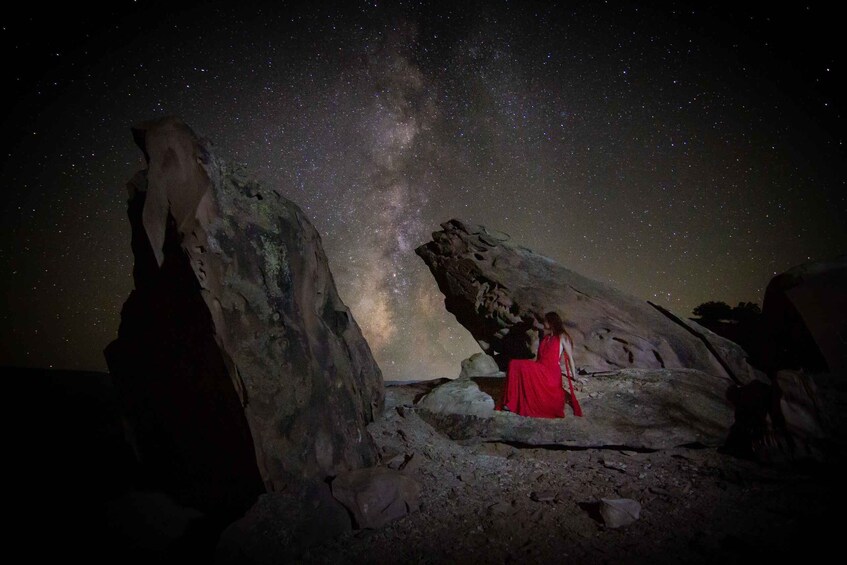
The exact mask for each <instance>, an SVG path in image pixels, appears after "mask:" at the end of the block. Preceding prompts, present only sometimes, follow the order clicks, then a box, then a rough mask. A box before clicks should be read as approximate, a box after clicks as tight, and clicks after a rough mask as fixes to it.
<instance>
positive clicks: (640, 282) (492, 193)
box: [0, 1, 847, 380]
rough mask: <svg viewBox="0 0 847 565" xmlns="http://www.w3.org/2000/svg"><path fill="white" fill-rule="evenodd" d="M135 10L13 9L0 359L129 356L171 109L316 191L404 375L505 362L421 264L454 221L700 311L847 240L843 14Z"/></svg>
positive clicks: (595, 5) (355, 294)
mask: <svg viewBox="0 0 847 565" xmlns="http://www.w3.org/2000/svg"><path fill="white" fill-rule="evenodd" d="M114 4H115V6H113V7H111V8H109V10H112V12H108V11H106V12H104V11H99V12H96V13H94V12H89V11H88V10H87V9H86V8H84V7H80V6H79V5H75V6H74V7H73V8H71V7H66V8H59V9H58V11H56V10H52V11H50V12H48V11H47V10H45V9H44V7H43V5H39V4H37V3H30V5H29V6H23V7H21V8H20V9H21V10H23V11H24V12H23V14H22V15H15V16H13V15H10V14H11V12H8V11H7V14H6V16H4V18H3V21H2V30H0V33H2V49H3V54H4V80H3V85H4V91H5V94H6V95H5V96H4V98H6V99H7V100H8V98H10V97H11V102H9V101H7V102H6V103H5V105H6V108H5V109H4V110H5V112H4V114H5V115H4V117H3V135H2V144H3V146H2V155H1V157H2V180H3V185H4V187H3V190H2V191H0V193H2V196H0V203H2V204H1V205H0V211H2V238H0V274H2V282H0V290H1V291H2V299H3V300H2V304H0V365H17V366H29V367H53V368H64V369H94V370H105V367H106V365H105V361H104V359H103V356H102V349H103V348H104V347H105V346H106V345H107V344H108V343H109V342H110V341H111V340H112V339H114V338H115V337H116V335H117V328H118V323H119V320H120V315H119V314H120V308H121V305H122V303H123V301H124V300H125V299H126V297H127V296H128V294H129V292H130V290H131V286H132V281H131V269H132V256H131V251H130V244H129V237H130V230H129V224H128V221H127V220H126V200H127V191H126V189H125V185H126V182H127V181H128V180H129V178H130V177H131V176H132V175H133V173H134V172H135V171H136V170H138V169H140V168H141V167H142V156H141V153H140V151H139V150H138V149H137V148H136V147H135V145H134V143H133V141H132V137H131V134H130V131H129V128H130V126H131V125H132V124H133V123H136V122H140V121H143V120H147V119H150V118H154V117H159V116H165V115H178V116H180V117H182V119H184V120H185V121H186V123H188V124H189V125H190V126H191V127H192V128H193V129H194V130H195V131H196V132H197V133H199V134H200V135H202V136H205V137H207V138H209V139H210V140H212V141H213V142H214V144H215V145H216V146H217V147H218V150H219V151H218V152H219V154H220V155H221V156H223V157H225V158H229V159H233V160H236V161H239V162H243V163H246V164H247V166H248V167H249V168H250V169H251V170H252V171H253V172H254V173H255V175H256V176H258V177H259V178H260V179H262V180H263V181H265V182H266V183H267V185H268V186H273V187H276V188H278V189H279V190H280V191H281V192H282V193H283V194H284V195H286V196H287V197H288V198H290V199H291V200H293V201H294V202H296V203H297V204H298V205H300V206H301V207H302V208H303V210H304V211H305V212H306V214H307V215H308V216H309V218H310V219H311V221H312V222H313V223H314V224H315V226H316V227H317V229H318V231H319V232H320V233H321V236H322V238H323V243H324V247H325V249H326V252H327V255H328V257H329V261H330V268H331V270H332V272H333V274H334V276H335V280H336V284H337V285H338V288H339V292H340V294H341V297H342V299H343V300H344V301H345V302H346V303H347V305H348V306H350V308H351V309H352V310H353V314H354V316H355V317H356V319H357V321H358V323H359V325H360V326H361V327H362V329H363V331H364V334H365V337H366V338H367V340H368V342H369V343H370V346H371V349H372V350H373V351H374V354H375V356H376V359H377V361H378V363H379V365H380V367H381V368H382V371H383V373H384V375H385V378H386V379H389V380H395V379H427V378H434V377H443V376H451V377H452V376H456V375H457V374H458V372H459V368H460V367H459V365H460V361H461V360H462V359H463V358H465V357H467V356H468V355H470V354H472V353H474V352H476V351H479V348H478V346H477V345H476V343H475V342H474V341H473V340H472V339H471V337H470V335H469V334H468V332H467V331H466V330H464V329H463V328H462V327H461V326H459V324H458V323H457V322H456V321H455V319H454V318H453V316H452V315H450V314H449V313H447V312H446V310H445V309H444V307H443V296H442V295H441V294H440V292H439V291H438V289H437V287H436V284H435V281H434V279H433V277H432V276H431V275H430V273H429V271H428V269H427V268H426V267H425V265H424V264H423V262H422V261H421V260H420V259H419V258H418V257H417V256H416V255H415V254H414V248H415V247H417V246H418V245H420V244H422V243H425V242H426V241H428V240H429V238H430V233H431V232H433V231H435V230H437V229H439V224H440V223H441V222H444V221H446V220H448V219H450V218H453V217H458V218H462V219H465V220H467V221H470V222H474V223H480V224H483V225H486V226H489V227H492V228H495V229H498V230H500V231H504V232H507V233H509V234H511V235H512V237H513V239H514V240H515V241H517V242H518V243H520V244H522V245H524V246H526V247H529V248H531V249H533V250H534V251H537V252H539V253H542V254H545V255H547V256H549V257H551V258H553V259H555V260H556V261H558V262H560V263H561V264H563V265H564V266H566V267H568V268H570V269H573V270H575V271H577V272H579V273H581V274H583V275H586V276H588V277H591V278H594V279H597V280H600V281H604V282H607V283H610V284H612V285H614V286H616V287H618V288H620V289H621V290H623V291H625V292H628V293H630V294H633V295H635V296H637V297H640V298H643V299H645V300H651V301H654V302H657V303H659V304H661V305H663V306H665V307H668V308H669V309H671V310H672V311H674V312H676V313H677V314H679V315H682V316H687V315H690V312H691V309H692V308H693V307H694V306H696V305H698V304H700V303H702V302H705V301H707V300H723V301H726V302H728V303H730V304H733V305H734V304H736V303H738V302H739V301H751V302H757V303H759V304H761V301H762V298H763V294H764V289H765V286H766V285H767V283H768V281H769V280H770V279H771V277H773V276H774V275H775V274H777V273H780V272H783V271H785V270H787V269H789V268H790V267H792V266H795V265H797V264H800V263H803V262H806V261H809V260H823V259H828V258H832V257H834V256H836V255H838V254H841V253H845V252H846V251H847V229H846V228H845V223H847V222H846V221H847V190H845V165H844V163H845V160H844V145H843V141H844V102H845V99H844V97H843V94H844V93H843V90H840V88H841V87H839V86H838V82H839V81H843V80H844V79H845V76H844V74H845V73H844V66H843V46H842V44H841V38H842V36H843V30H842V29H841V27H840V24H839V22H840V21H841V19H840V17H837V16H836V14H835V12H834V11H833V10H834V9H835V8H825V7H824V6H823V3H819V2H814V3H808V4H795V5H793V6H791V7H772V8H773V9H772V10H771V11H761V10H760V9H759V8H754V7H752V6H751V7H747V6H745V3H742V2H739V3H735V7H734V8H732V9H731V10H730V11H726V8H720V9H719V8H714V7H710V6H708V5H707V4H705V3H693V4H692V3H681V2H680V3H669V2H663V3H656V2H650V3H645V4H646V5H645V6H642V7H638V3H630V2H621V3H616V2H606V3H603V2H562V3H552V2H503V1H491V2H441V3H432V2H421V3H419V2H403V3H399V2H384V3H383V2H346V3H339V5H340V6H343V8H339V7H338V6H336V5H334V4H331V3H322V2H317V1H315V2H310V3H286V2H274V3H273V4H269V6H271V7H268V8H263V9H258V8H254V7H250V8H247V7H246V6H248V5H250V3H248V2H242V3H226V4H222V3H215V2H206V3H203V4H202V5H201V6H200V7H197V8H183V9H180V10H176V9H175V8H173V5H175V4H178V3H176V2H171V3H161V2H144V1H138V2H115V3H114ZM254 5H255V4H254Z"/></svg>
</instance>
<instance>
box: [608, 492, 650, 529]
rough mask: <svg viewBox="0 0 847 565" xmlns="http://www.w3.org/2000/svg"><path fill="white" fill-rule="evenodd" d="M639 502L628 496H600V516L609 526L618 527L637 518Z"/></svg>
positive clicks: (639, 512)
mask: <svg viewBox="0 0 847 565" xmlns="http://www.w3.org/2000/svg"><path fill="white" fill-rule="evenodd" d="M640 514H641V504H639V503H638V501H636V500H632V499H630V498H601V499H600V516H602V517H603V523H605V524H606V527H609V528H620V527H621V526H626V525H628V524H631V523H633V522H635V521H636V520H638V516H639V515H640Z"/></svg>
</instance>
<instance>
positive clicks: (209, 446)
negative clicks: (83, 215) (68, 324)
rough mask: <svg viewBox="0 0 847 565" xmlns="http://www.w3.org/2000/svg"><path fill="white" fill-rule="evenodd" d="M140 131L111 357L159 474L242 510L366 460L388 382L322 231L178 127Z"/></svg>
mask: <svg viewBox="0 0 847 565" xmlns="http://www.w3.org/2000/svg"><path fill="white" fill-rule="evenodd" d="M133 134H134V136H135V140H136V143H137V144H138V145H139V147H140V148H141V150H142V151H143V152H144V156H145V158H146V162H147V168H146V169H145V170H142V171H140V172H139V173H137V174H136V176H135V177H134V178H133V179H132V181H131V182H130V183H129V185H128V188H129V193H130V194H129V196H130V198H129V217H130V223H131V225H132V248H133V253H134V255H135V266H134V270H133V276H134V280H135V289H134V290H133V291H132V293H131V294H130V296H129V298H128V299H127V301H126V303H125V304H124V307H123V311H122V313H121V326H120V330H119V336H118V338H117V340H115V341H114V342H112V343H111V344H110V345H109V346H108V348H107V349H106V352H105V354H106V358H107V362H108V365H109V369H110V371H111V373H112V375H113V377H114V378H115V380H116V383H117V385H118V387H119V390H120V391H121V393H122V396H123V398H124V401H125V404H126V408H127V414H128V417H129V420H130V421H131V424H132V427H133V429H134V433H135V440H136V444H137V447H138V450H139V452H140V455H141V457H142V459H143V460H144V461H145V463H146V464H147V465H148V467H149V469H150V470H151V472H153V473H154V475H156V476H157V477H159V479H160V480H161V481H162V482H163V483H164V484H167V485H169V486H170V487H171V489H172V490H174V491H177V492H179V493H180V494H182V496H183V499H185V500H186V501H187V502H190V503H191V504H193V505H195V506H197V507H198V508H201V509H203V508H212V509H217V510H223V511H227V512H231V513H238V512H243V510H244V509H245V508H247V507H249V505H250V504H252V502H253V501H254V500H255V498H256V496H257V495H258V494H259V493H260V492H262V491H271V492H272V491H283V490H286V489H290V488H292V485H297V484H302V483H303V482H304V481H305V482H308V481H314V480H321V479H322V478H323V477H326V476H328V475H335V474H337V473H340V472H343V471H347V470H350V469H355V468H360V467H365V466H369V465H372V464H373V463H374V462H375V460H376V452H375V448H374V444H373V442H372V439H371V437H370V436H369V435H368V433H367V431H366V426H367V424H368V423H369V422H370V421H372V420H373V417H374V414H379V411H380V410H381V406H382V403H383V384H382V375H381V373H380V370H379V368H378V366H377V364H376V362H375V361H374V359H373V357H372V355H371V351H370V349H369V347H368V344H367V342H366V341H365V339H364V338H363V337H362V334H361V332H360V330H359V327H358V325H357V324H356V321H355V320H354V319H353V316H352V314H351V313H350V310H349V309H348V308H347V307H346V306H345V305H344V304H343V303H342V301H341V299H340V298H339V296H338V293H337V292H336V288H335V283H334V281H333V278H332V274H331V273H330V271H329V267H328V265H327V259H326V256H325V255H324V252H323V248H322V246H321V241H320V237H319V235H318V233H317V231H316V230H315V228H314V227H313V226H312V224H311V223H310V222H309V220H308V219H307V218H306V217H305V216H304V214H303V212H302V211H301V210H300V209H299V208H298V207H297V206H296V205H295V204H294V203H292V202H290V201H289V200H287V199H286V198H284V197H283V196H282V195H281V194H280V193H279V192H278V191H276V190H273V189H270V188H267V187H265V186H263V185H261V184H259V183H258V182H256V181H255V180H252V179H251V178H250V177H248V176H247V175H246V174H245V172H244V170H243V169H242V168H239V167H237V166H233V165H231V164H229V163H226V162H224V161H222V160H220V159H219V158H218V157H216V156H215V154H214V153H213V150H212V148H211V145H210V144H209V143H208V142H206V141H204V140H201V139H199V138H198V137H197V136H196V135H195V134H194V133H193V132H192V131H191V129H190V128H189V127H188V126H186V125H185V124H184V123H182V122H181V121H180V120H178V119H175V118H166V119H163V120H159V121H155V122H148V123H145V124H142V125H140V126H138V127H136V128H134V130H133Z"/></svg>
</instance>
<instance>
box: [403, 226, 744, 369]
mask: <svg viewBox="0 0 847 565" xmlns="http://www.w3.org/2000/svg"><path fill="white" fill-rule="evenodd" d="M442 228H443V230H442V231H438V232H435V233H433V235H432V238H433V240H432V241H431V242H429V243H427V244H425V245H422V246H420V247H418V248H417V249H416V253H417V254H418V255H419V256H420V257H421V258H422V259H423V260H424V262H426V264H427V266H429V269H430V271H431V272H432V274H433V276H434V277H435V280H436V281H437V282H438V286H439V288H440V289H441V292H442V293H443V294H444V295H445V300H444V304H445V306H446V308H447V310H448V311H450V312H451V313H452V314H454V315H455V316H456V319H457V320H458V321H459V323H460V324H462V325H463V326H464V327H465V328H467V329H468V331H470V332H471V334H472V335H473V336H474V338H475V339H476V340H477V342H478V343H479V344H480V346H481V347H482V349H483V351H485V352H486V353H488V354H489V355H491V356H493V357H494V358H495V360H496V361H497V363H498V365H499V366H500V367H501V369H504V370H505V368H506V366H507V364H508V360H509V359H512V358H517V357H531V356H532V345H531V343H532V341H533V339H534V338H535V335H536V331H535V330H534V329H533V328H532V325H533V321H535V320H540V319H542V317H543V315H544V313H545V312H547V311H549V310H555V311H558V312H559V314H560V315H561V316H562V318H563V319H564V320H565V325H566V328H567V330H568V332H569V333H570V335H571V336H572V338H573V341H574V344H575V347H574V357H575V362H576V366H577V369H578V370H579V372H581V373H596V372H605V371H616V370H620V369H677V368H682V369H697V370H699V371H702V372H704V373H707V374H712V375H715V376H718V377H728V378H730V379H732V381H733V382H736V383H739V384H740V383H746V382H749V381H751V380H753V379H755V378H756V373H755V371H754V370H753V369H752V368H751V367H750V365H749V364H748V363H747V361H746V354H745V352H744V350H743V349H741V348H740V347H739V346H738V345H736V344H734V343H733V342H731V341H728V340H726V339H723V338H721V337H720V336H717V335H715V334H713V333H712V332H710V331H709V330H707V329H705V328H703V327H700V326H699V325H697V324H694V323H691V322H688V321H685V320H682V319H679V318H677V317H676V316H674V315H673V314H671V313H669V312H667V311H665V310H664V309H662V308H660V307H658V306H656V305H653V304H651V303H649V302H646V301H644V300H639V299H637V298H635V297H633V296H629V295H626V294H624V293H622V292H620V291H619V290H617V289H615V288H612V287H611V286H609V285H605V284H603V283H600V282H597V281H593V280H591V279H588V278H586V277H583V276H582V275H580V274H578V273H576V272H574V271H571V270H569V269H566V268H565V267H563V266H561V265H559V264H557V263H555V262H554V261H552V260H551V259H548V258H547V257H543V256H541V255H538V254H536V253H533V252H532V251H530V250H529V249H526V248H524V247H520V246H517V245H515V244H514V243H512V242H511V241H510V237H509V236H508V235H506V234H504V233H502V232H498V231H494V230H490V229H487V228H485V227H484V226H477V225H472V224H467V223H465V222H462V221H460V220H451V221H449V222H447V223H445V224H442Z"/></svg>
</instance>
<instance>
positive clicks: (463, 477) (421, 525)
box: [302, 383, 844, 563]
mask: <svg viewBox="0 0 847 565" xmlns="http://www.w3.org/2000/svg"><path fill="white" fill-rule="evenodd" d="M431 386H432V385H428V384H426V383H420V384H416V385H405V386H389V387H387V401H386V406H385V411H384V414H383V417H382V418H381V419H380V420H378V421H377V422H374V423H373V424H372V425H371V427H370V431H371V434H372V435H373V437H374V438H375V439H376V441H377V443H378V445H379V448H380V451H381V454H382V460H383V462H384V464H391V465H393V466H397V464H398V463H399V462H402V461H406V463H405V467H404V468H403V472H405V473H407V474H409V475H410V476H413V477H414V478H415V479H416V480H418V481H419V482H420V484H421V486H422V491H421V492H422V494H421V507H420V509H419V510H418V511H416V512H413V513H411V514H409V515H407V516H406V517H404V518H402V519H399V520H396V521H395V522H392V523H391V524H389V525H388V526H385V527H383V528H381V529H378V530H358V531H353V532H351V533H348V534H345V535H343V536H341V537H340V538H337V539H335V540H332V541H330V542H326V543H324V544H322V545H319V546H317V547H313V548H311V549H310V550H308V551H307V552H306V553H305V554H304V555H303V556H302V562H303V563H329V562H333V563H335V562H356V563H359V562H362V563H399V562H404V563H405V562H413V563H458V562H478V563H509V562H527V563H541V562H564V561H568V560H574V561H576V562H579V563H641V562H649V563H665V562H674V563H678V562H687V563H712V562H722V563H725V562H730V563H733V562H748V561H749V560H752V559H761V558H774V559H776V558H779V559H782V558H784V557H786V556H797V557H814V556H816V555H824V554H825V553H826V552H827V550H829V549H830V548H832V547H833V546H835V544H837V542H838V533H837V528H839V524H840V520H839V518H838V516H839V515H840V512H839V510H840V508H841V506H842V502H843V501H844V496H843V493H842V488H841V484H840V483H841V481H840V469H841V467H840V465H838V464H836V463H835V462H833V463H830V464H826V465H824V464H811V463H808V464H797V463H795V464H792V465H791V466H785V465H782V466H779V467H775V466H765V465H762V464H759V463H756V462H752V461H746V460H742V459H738V458H735V457H732V456H729V455H726V454H723V453H721V452H720V451H719V450H716V449H705V448H701V449H695V448H675V449H670V450H662V451H654V452H634V451H625V450H615V449H583V450H565V449H561V448H556V449H545V448H537V447H533V448H526V447H521V446H515V445H507V444H503V443H484V442H480V441H467V442H462V443H457V442H454V441H451V440H450V439H448V438H446V437H444V436H443V435H441V434H439V433H438V432H437V431H436V430H434V429H433V428H432V427H431V426H430V425H428V424H427V423H426V422H424V421H423V420H422V419H421V418H420V417H419V415H418V414H417V413H416V408H415V406H414V401H415V399H416V397H419V396H420V395H421V394H423V393H424V392H425V391H426V390H427V389H428V388H429V387H431ZM516 417H517V416H516ZM569 417H570V416H569ZM601 498H628V499H634V500H636V501H638V502H639V503H640V504H641V511H640V516H639V519H638V520H637V521H635V522H633V523H631V524H629V525H627V526H623V527H619V528H610V527H608V526H606V525H605V524H604V522H603V519H602V518H601V516H600V515H599V513H598V503H599V500H600V499H601Z"/></svg>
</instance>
